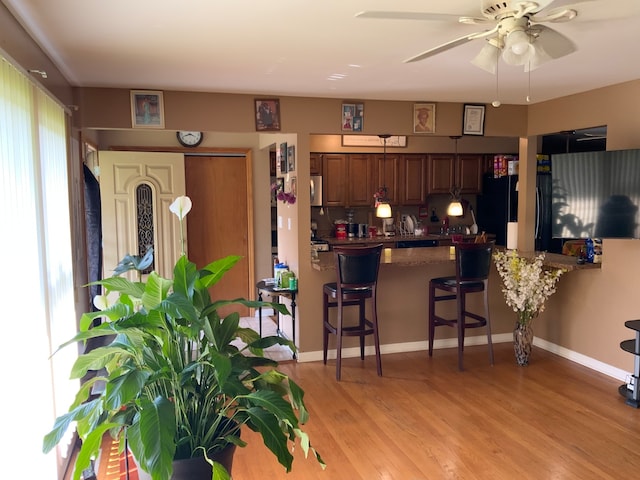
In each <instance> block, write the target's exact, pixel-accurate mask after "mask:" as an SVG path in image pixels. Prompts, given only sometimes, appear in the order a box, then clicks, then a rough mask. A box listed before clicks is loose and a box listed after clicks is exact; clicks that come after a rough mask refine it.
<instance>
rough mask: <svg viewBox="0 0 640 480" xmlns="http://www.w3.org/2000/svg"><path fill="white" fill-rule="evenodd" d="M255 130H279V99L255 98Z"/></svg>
mask: <svg viewBox="0 0 640 480" xmlns="http://www.w3.org/2000/svg"><path fill="white" fill-rule="evenodd" d="M255 116H256V131H258V132H278V131H280V100H278V99H277V98H257V99H256V100H255Z"/></svg>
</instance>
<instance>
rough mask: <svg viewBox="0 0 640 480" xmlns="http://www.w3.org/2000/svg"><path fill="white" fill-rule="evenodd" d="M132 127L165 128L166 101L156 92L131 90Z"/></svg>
mask: <svg viewBox="0 0 640 480" xmlns="http://www.w3.org/2000/svg"><path fill="white" fill-rule="evenodd" d="M131 126H132V127H133V128H164V100H163V97H162V92H159V91H156V90H131Z"/></svg>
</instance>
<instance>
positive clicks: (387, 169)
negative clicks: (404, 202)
mask: <svg viewBox="0 0 640 480" xmlns="http://www.w3.org/2000/svg"><path fill="white" fill-rule="evenodd" d="M401 158H402V157H401V156H400V155H393V154H392V155H389V154H388V153H387V157H386V158H385V157H384V155H375V162H376V170H375V177H374V178H375V180H374V191H377V190H378V189H379V188H380V187H383V186H384V187H387V199H388V200H389V203H390V204H391V205H399V203H400V163H401ZM371 195H372V196H371V201H373V193H372V194H371Z"/></svg>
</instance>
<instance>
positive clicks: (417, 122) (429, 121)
mask: <svg viewBox="0 0 640 480" xmlns="http://www.w3.org/2000/svg"><path fill="white" fill-rule="evenodd" d="M413 133H436V104H435V103H415V104H414V105H413Z"/></svg>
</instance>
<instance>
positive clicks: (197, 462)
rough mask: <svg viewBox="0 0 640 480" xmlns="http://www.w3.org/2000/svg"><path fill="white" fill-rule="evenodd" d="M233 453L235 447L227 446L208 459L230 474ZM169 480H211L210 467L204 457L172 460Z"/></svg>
mask: <svg viewBox="0 0 640 480" xmlns="http://www.w3.org/2000/svg"><path fill="white" fill-rule="evenodd" d="M235 451H236V446H235V445H233V444H229V446H228V447H226V448H225V449H224V450H222V451H220V452H216V453H214V454H213V455H210V456H209V458H211V459H212V460H213V461H215V462H218V463H220V464H222V466H223V467H224V468H226V469H227V472H229V474H231V467H232V465H233V454H234V453H235ZM171 480H211V465H210V464H209V463H208V462H207V461H206V460H205V459H204V457H195V458H187V459H184V460H174V462H173V475H172V476H171Z"/></svg>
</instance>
